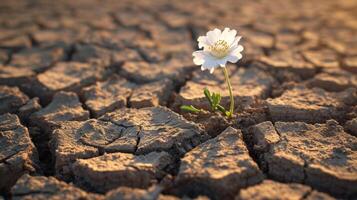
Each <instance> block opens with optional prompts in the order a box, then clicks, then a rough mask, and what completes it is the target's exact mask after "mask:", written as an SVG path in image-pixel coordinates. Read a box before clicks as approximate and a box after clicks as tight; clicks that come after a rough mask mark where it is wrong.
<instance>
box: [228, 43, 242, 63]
mask: <svg viewBox="0 0 357 200" xmlns="http://www.w3.org/2000/svg"><path fill="white" fill-rule="evenodd" d="M242 51H243V46H242V45H238V46H237V47H235V48H234V49H233V50H232V51H231V52H230V54H229V55H228V56H227V60H228V61H229V62H231V63H236V62H238V60H239V59H241V58H242V54H241V53H240V52H242Z"/></svg>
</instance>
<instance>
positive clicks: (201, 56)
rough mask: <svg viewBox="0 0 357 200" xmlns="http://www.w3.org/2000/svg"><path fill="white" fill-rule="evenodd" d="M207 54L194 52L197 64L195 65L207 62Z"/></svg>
mask: <svg viewBox="0 0 357 200" xmlns="http://www.w3.org/2000/svg"><path fill="white" fill-rule="evenodd" d="M205 54H206V53H205V52H204V51H202V50H200V51H195V52H193V53H192V56H193V63H195V65H202V64H203V63H204V61H205V56H206V55H205Z"/></svg>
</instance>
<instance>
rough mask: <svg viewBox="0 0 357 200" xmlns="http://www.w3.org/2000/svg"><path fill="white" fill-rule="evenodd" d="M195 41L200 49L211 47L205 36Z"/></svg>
mask: <svg viewBox="0 0 357 200" xmlns="http://www.w3.org/2000/svg"><path fill="white" fill-rule="evenodd" d="M197 41H198V48H200V49H202V48H205V47H207V46H210V45H211V44H210V43H209V41H208V39H207V37H206V36H200V37H198V39H197Z"/></svg>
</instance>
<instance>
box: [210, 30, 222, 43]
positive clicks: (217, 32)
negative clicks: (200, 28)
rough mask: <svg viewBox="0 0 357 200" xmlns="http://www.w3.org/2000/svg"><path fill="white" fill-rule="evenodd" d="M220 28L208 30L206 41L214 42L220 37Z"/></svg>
mask: <svg viewBox="0 0 357 200" xmlns="http://www.w3.org/2000/svg"><path fill="white" fill-rule="evenodd" d="M221 34H222V32H221V30H219V29H217V28H215V29H214V30H213V31H208V32H207V42H208V43H210V44H214V43H216V42H217V41H218V40H219V38H220V37H221Z"/></svg>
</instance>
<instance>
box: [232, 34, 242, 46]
mask: <svg viewBox="0 0 357 200" xmlns="http://www.w3.org/2000/svg"><path fill="white" fill-rule="evenodd" d="M241 38H242V36H237V37H235V38H234V40H233V42H232V43H231V47H234V46H238V42H239V41H240V39H241Z"/></svg>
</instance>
